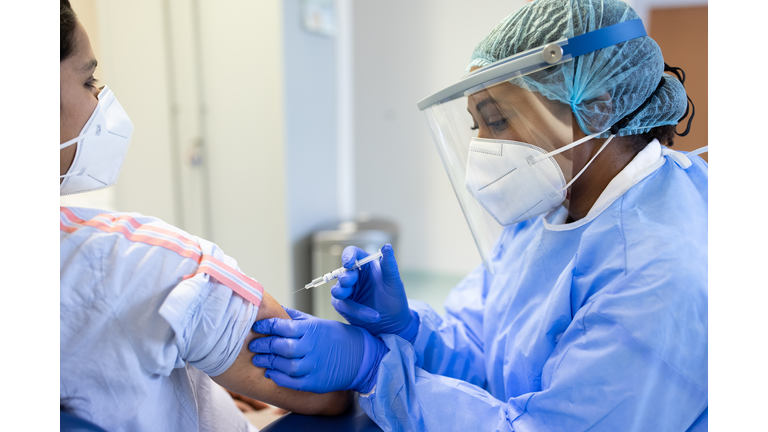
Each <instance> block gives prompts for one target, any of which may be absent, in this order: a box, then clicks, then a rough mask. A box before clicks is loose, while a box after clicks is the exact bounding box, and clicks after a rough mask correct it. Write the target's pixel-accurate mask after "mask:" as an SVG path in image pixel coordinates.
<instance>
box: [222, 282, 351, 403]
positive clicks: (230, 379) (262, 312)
mask: <svg viewBox="0 0 768 432" xmlns="http://www.w3.org/2000/svg"><path fill="white" fill-rule="evenodd" d="M273 317H278V318H285V319H290V317H289V316H288V314H287V313H286V312H285V310H284V309H283V308H282V306H280V304H279V303H277V301H275V299H274V298H272V296H271V295H269V293H267V292H266V291H264V298H263V299H262V301H261V305H260V306H259V312H258V315H257V316H256V320H257V321H258V320H262V319H266V318H273ZM257 337H264V335H258V334H256V333H254V332H253V331H250V332H248V335H247V336H246V338H245V342H244V343H243V346H242V348H241V349H240V354H238V356H237V359H235V362H234V363H233V364H232V366H230V367H229V369H227V370H226V371H224V373H222V374H221V375H218V376H215V377H212V379H213V380H214V381H215V382H217V383H218V384H219V385H221V386H222V387H224V388H226V389H228V390H231V391H233V392H235V393H239V394H241V395H245V396H249V397H252V398H254V399H258V400H260V401H264V402H267V403H269V404H272V405H275V406H278V407H280V408H285V409H287V410H289V411H292V412H295V413H299V414H327V415H334V414H340V413H341V412H343V411H344V410H345V409H346V408H347V406H349V402H350V400H351V399H350V395H349V392H333V393H325V394H317V393H310V392H302V391H296V390H291V389H287V388H284V387H279V386H278V385H277V384H275V383H274V381H272V380H270V379H268V378H266V377H265V376H264V369H262V368H257V367H256V366H254V365H253V363H252V359H253V355H254V354H253V353H252V352H250V351H249V350H248V343H249V342H250V341H251V340H253V339H255V338H257Z"/></svg>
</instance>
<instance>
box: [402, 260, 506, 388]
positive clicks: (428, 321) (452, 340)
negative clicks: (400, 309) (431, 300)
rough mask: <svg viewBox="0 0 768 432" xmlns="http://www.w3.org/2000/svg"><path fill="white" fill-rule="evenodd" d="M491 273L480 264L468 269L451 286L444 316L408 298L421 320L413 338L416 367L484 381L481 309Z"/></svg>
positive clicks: (478, 381)
mask: <svg viewBox="0 0 768 432" xmlns="http://www.w3.org/2000/svg"><path fill="white" fill-rule="evenodd" d="M490 277H492V275H490V274H488V273H487V272H485V270H484V269H483V266H482V265H480V266H478V267H477V268H475V269H474V270H473V271H472V272H470V273H469V274H468V275H467V277H465V278H464V279H463V280H462V281H461V282H460V283H459V285H457V286H456V287H455V288H454V289H453V290H451V293H450V294H449V296H448V298H447V299H446V302H445V309H446V315H445V317H441V316H440V315H438V314H437V312H435V311H434V309H432V308H431V307H430V306H429V305H427V304H426V303H424V302H420V301H413V300H411V301H410V307H411V310H413V311H415V312H416V313H417V314H418V315H419V320H420V324H419V331H418V333H417V335H416V339H415V340H414V342H413V348H414V350H415V354H416V358H415V360H416V365H417V366H418V367H420V368H422V369H424V370H425V371H427V372H430V373H434V374H438V375H444V376H448V377H452V378H457V379H461V380H463V381H467V382H470V383H472V384H476V385H479V386H483V385H484V384H485V381H486V375H485V366H484V353H483V339H482V335H483V309H484V308H485V297H486V294H487V287H488V284H489V279H490Z"/></svg>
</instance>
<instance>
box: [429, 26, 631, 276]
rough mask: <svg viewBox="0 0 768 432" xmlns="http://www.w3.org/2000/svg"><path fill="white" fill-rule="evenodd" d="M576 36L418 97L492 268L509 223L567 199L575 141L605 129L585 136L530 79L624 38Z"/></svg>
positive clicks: (569, 113)
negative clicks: (583, 41) (588, 41)
mask: <svg viewBox="0 0 768 432" xmlns="http://www.w3.org/2000/svg"><path fill="white" fill-rule="evenodd" d="M638 21H639V20H638ZM640 28H641V29H642V24H640ZM644 34H645V31H644V29H642V35H644ZM587 35H590V36H594V35H591V34H590V33H587ZM630 36H631V37H638V35H630ZM622 38H624V40H626V39H627V38H629V36H623V37H622ZM593 39H595V38H594V37H593ZM573 41H574V38H572V39H563V40H561V41H558V42H554V43H550V44H547V45H545V46H542V47H539V48H535V49H532V50H529V51H526V52H523V53H520V54H517V55H514V56H512V57H509V58H506V59H504V60H501V61H498V62H496V63H493V64H491V65H488V66H486V67H484V68H481V69H478V70H476V71H473V72H471V73H470V74H468V75H467V76H465V77H464V78H462V79H461V80H460V81H459V82H458V83H456V84H454V85H452V86H449V87H448V88H446V89H444V90H442V91H440V92H438V93H435V94H434V95H432V96H430V97H428V98H426V99H424V100H422V101H421V102H419V104H418V105H419V108H420V109H421V110H422V111H424V113H425V114H426V116H427V119H428V121H429V125H430V128H431V131H432V136H433V139H434V141H435V145H436V147H437V150H438V153H439V154H440V157H441V159H442V162H443V165H444V167H445V170H446V172H447V174H448V178H449V179H450V181H451V185H452V186H453V189H454V191H455V193H456V197H457V198H458V200H459V204H460V205H461V209H462V211H463V212H464V216H465V218H466V220H467V223H468V225H469V228H470V231H471V232H472V235H473V237H474V240H475V243H476V245H477V247H478V250H479V252H480V256H481V258H482V260H483V263H484V264H485V267H486V269H487V270H488V271H489V272H491V273H494V272H495V269H494V268H493V265H492V261H493V260H492V257H493V256H494V248H495V247H497V244H498V242H499V239H500V237H501V235H502V233H503V232H504V230H505V229H506V228H507V227H511V226H512V225H514V224H516V223H518V222H521V221H524V220H526V219H529V218H532V217H535V216H538V215H541V214H546V213H548V212H550V211H551V210H552V209H554V208H557V207H558V206H560V205H564V206H566V207H567V205H568V190H567V187H566V185H568V184H569V183H570V181H571V180H572V179H573V177H574V175H577V174H578V173H574V172H573V166H574V163H573V159H572V158H573V153H574V152H573V150H572V149H571V148H572V147H573V146H574V144H576V143H580V142H584V141H586V140H588V139H591V138H592V137H594V136H596V135H598V134H596V135H593V136H588V137H586V138H583V136H584V135H583V134H579V132H580V131H579V128H578V125H576V120H575V118H574V116H573V114H572V111H571V108H570V106H568V105H567V104H563V103H561V102H557V101H553V100H550V99H547V98H546V97H545V96H543V95H542V94H541V93H539V92H537V91H534V90H533V89H532V88H531V87H529V86H528V85H527V84H526V83H527V82H530V80H534V81H535V80H536V77H537V74H546V72H547V71H546V70H547V69H548V68H555V67H558V65H561V64H562V63H565V62H568V61H571V60H572V59H573V58H574V57H575V56H576V55H580V54H582V53H578V52H574V50H575V49H577V48H578V49H580V50H581V51H584V50H585V49H587V50H589V51H594V50H596V49H600V48H602V47H604V46H607V45H606V44H615V43H618V42H621V41H622V40H618V39H617V38H613V40H611V39H607V40H602V41H598V42H600V43H599V44H593V45H592V46H588V47H586V48H584V47H583V46H582V47H580V46H579V44H574V43H573ZM569 42H571V44H570V45H571V46H570V47H569ZM577 42H578V41H577ZM607 142H608V140H607V141H606V144H607ZM580 162H581V163H580V164H579V166H583V161H580Z"/></svg>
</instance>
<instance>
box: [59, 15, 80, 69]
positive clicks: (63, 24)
mask: <svg viewBox="0 0 768 432" xmlns="http://www.w3.org/2000/svg"><path fill="white" fill-rule="evenodd" d="M75 26H77V15H76V14H75V11H74V9H72V5H71V4H69V0H61V9H60V12H59V31H60V34H59V45H60V48H61V58H60V59H59V61H60V62H62V61H64V60H66V59H67V57H69V56H70V55H72V53H73V52H74V51H75Z"/></svg>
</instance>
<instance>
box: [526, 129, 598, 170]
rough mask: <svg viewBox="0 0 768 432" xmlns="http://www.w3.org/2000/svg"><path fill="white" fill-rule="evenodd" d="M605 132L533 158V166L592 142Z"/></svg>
mask: <svg viewBox="0 0 768 432" xmlns="http://www.w3.org/2000/svg"><path fill="white" fill-rule="evenodd" d="M603 132H605V131H602V132H598V133H595V134H592V135H589V136H585V137H584V138H582V139H580V140H578V141H574V142H572V143H570V144H568V145H567V146H563V147H560V148H559V149H557V150H554V151H551V152H549V153H547V154H543V155H541V156H539V157H536V158H533V160H532V161H531V165H534V164H537V163H539V162H541V161H543V160H544V159H549V158H551V157H552V156H554V155H558V154H560V153H562V152H564V151H566V150H570V149H572V148H574V147H576V146H577V145H579V144H583V143H585V142H587V141H589V140H591V139H592V138H594V137H596V136H598V135H600V134H602V133H603ZM601 150H602V149H601Z"/></svg>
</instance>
